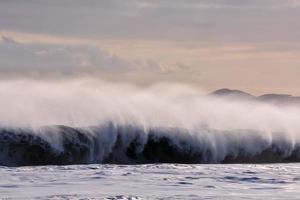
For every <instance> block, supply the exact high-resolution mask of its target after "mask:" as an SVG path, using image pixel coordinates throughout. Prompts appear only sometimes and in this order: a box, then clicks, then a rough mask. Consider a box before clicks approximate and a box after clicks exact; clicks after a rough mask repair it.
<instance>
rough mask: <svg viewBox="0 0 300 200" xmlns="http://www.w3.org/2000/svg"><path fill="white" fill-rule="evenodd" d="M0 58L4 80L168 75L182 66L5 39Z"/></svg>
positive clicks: (77, 47) (81, 46) (84, 48)
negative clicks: (79, 76)
mask: <svg viewBox="0 0 300 200" xmlns="http://www.w3.org/2000/svg"><path fill="white" fill-rule="evenodd" d="M0 57H1V59H0V73H1V75H5V76H6V75H15V76H26V75H36V76H42V75H47V76H48V75H63V76H74V75H75V76H78V75H90V76H94V75H99V74H111V75H113V74H115V75H120V74H124V73H135V74H136V75H138V74H140V73H144V74H145V73H152V74H155V73H163V74H170V73H176V72H177V71H180V70H182V69H183V67H182V66H185V65H184V64H182V63H179V64H175V65H168V64H165V63H162V62H159V61H155V60H128V59H125V58H121V57H120V56H119V55H116V54H112V53H109V52H108V51H107V50H105V49H101V48H98V47H96V46H92V45H84V44H76V45H75V44H74V45H70V44H68V45H67V44H51V43H20V42H18V41H16V40H14V39H13V38H11V37H8V36H2V38H1V40H0ZM187 68H188V67H187V66H185V69H187Z"/></svg>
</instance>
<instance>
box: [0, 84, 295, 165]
mask: <svg viewBox="0 0 300 200" xmlns="http://www.w3.org/2000/svg"><path fill="white" fill-rule="evenodd" d="M0 94H1V99H0V111H1V115H0V165H6V166H24V165H65V164H85V163H116V164H144V163H269V162H299V161H300V139H299V138H300V123H299V121H300V108H299V107H298V106H295V105H293V106H289V105H284V106H276V105H272V104H268V103H265V102H256V101H252V100H251V101H250V100H245V99H244V100H241V99H239V100H238V99H237V100H235V99H232V98H230V99H226V98H221V97H216V96H211V95H206V94H204V93H201V92H199V89H195V88H192V87H190V86H186V85H180V84H158V85H155V86H151V87H148V88H137V87H134V86H131V85H126V84H112V83H107V82H103V81H95V80H93V81H91V80H85V81H82V80H80V81H78V80H77V81H67V82H63V81H57V82H45V81H44V82H39V81H29V80H27V81H26V80H25V81H24V80H23V81H3V82H0ZM53 124H54V125H53ZM57 124H61V125H57Z"/></svg>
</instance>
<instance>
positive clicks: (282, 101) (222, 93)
mask: <svg viewBox="0 0 300 200" xmlns="http://www.w3.org/2000/svg"><path fill="white" fill-rule="evenodd" d="M211 95H213V96H217V97H221V98H227V99H228V98H229V99H237V100H250V101H259V102H266V103H272V104H276V105H297V106H300V97H299V96H292V95H289V94H263V95H261V96H254V95H252V94H249V93H247V92H244V91H241V90H231V89H227V88H225V89H219V90H216V91H214V92H212V93H211Z"/></svg>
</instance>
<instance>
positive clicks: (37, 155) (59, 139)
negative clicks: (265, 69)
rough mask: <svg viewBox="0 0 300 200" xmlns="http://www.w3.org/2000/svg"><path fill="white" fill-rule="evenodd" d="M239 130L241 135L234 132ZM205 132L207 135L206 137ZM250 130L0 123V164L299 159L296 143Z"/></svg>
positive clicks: (295, 160) (299, 153) (250, 161)
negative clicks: (5, 125)
mask: <svg viewBox="0 0 300 200" xmlns="http://www.w3.org/2000/svg"><path fill="white" fill-rule="evenodd" d="M236 134H238V135H239V136H240V137H238V138H237V137H236ZM208 135H209V137H208ZM261 135H262V134H261V133H259V132H256V131H254V130H235V131H231V132H228V131H217V130H205V129H202V130H199V132H198V133H195V132H194V133H191V132H189V131H188V130H184V129H174V128H152V129H149V130H143V129H141V128H138V127H133V126H116V125H113V124H112V123H108V124H107V125H106V126H103V127H89V128H72V127H67V126H47V127H41V128H39V129H36V130H31V129H28V128H23V129H20V128H19V129H15V128H2V129H1V130H0V164H1V165H5V166H24V165H68V164H88V163H89V164H90V163H114V164H145V163H271V162H299V161H300V145H299V144H292V143H290V142H289V141H286V140H285V139H284V138H280V137H279V138H274V139H273V140H272V141H270V140H267V139H266V138H263V137H261Z"/></svg>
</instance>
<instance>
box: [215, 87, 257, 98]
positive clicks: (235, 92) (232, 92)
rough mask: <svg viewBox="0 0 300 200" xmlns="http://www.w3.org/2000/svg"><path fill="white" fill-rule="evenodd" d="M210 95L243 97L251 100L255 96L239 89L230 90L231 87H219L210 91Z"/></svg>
mask: <svg viewBox="0 0 300 200" xmlns="http://www.w3.org/2000/svg"><path fill="white" fill-rule="evenodd" d="M211 95H214V96H219V97H225V98H233V99H243V100H253V99H255V98H256V97H255V96H253V95H251V94H249V93H247V92H243V91H241V90H231V89H227V88H225V89H220V90H216V91H214V92H212V93H211Z"/></svg>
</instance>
